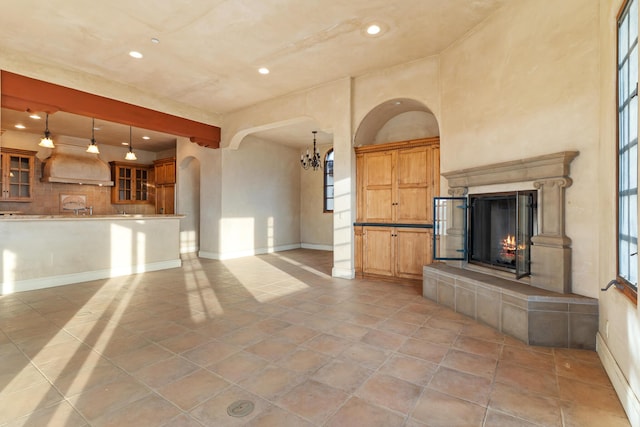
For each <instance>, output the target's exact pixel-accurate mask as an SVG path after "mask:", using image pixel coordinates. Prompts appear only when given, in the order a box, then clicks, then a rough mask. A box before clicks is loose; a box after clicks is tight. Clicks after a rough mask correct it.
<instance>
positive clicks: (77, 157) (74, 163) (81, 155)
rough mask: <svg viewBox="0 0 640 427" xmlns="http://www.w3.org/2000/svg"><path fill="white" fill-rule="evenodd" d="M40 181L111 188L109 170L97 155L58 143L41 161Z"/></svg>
mask: <svg viewBox="0 0 640 427" xmlns="http://www.w3.org/2000/svg"><path fill="white" fill-rule="evenodd" d="M41 181H42V182H61V183H66V184H86V185H100V186H106V187H112V186H113V181H112V180H111V169H110V168H109V165H108V164H107V163H106V162H104V161H102V160H100V158H99V157H98V155H97V154H93V153H87V151H86V147H82V146H77V145H71V144H61V143H58V142H56V146H55V148H54V149H53V152H52V153H51V156H49V157H48V158H47V159H45V160H44V161H43V166H42V179H41Z"/></svg>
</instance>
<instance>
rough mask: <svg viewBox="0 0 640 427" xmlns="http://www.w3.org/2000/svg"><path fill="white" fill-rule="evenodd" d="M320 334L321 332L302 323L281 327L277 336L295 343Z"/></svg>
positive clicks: (300, 342)
mask: <svg viewBox="0 0 640 427" xmlns="http://www.w3.org/2000/svg"><path fill="white" fill-rule="evenodd" d="M318 334H320V332H318V331H316V330H315V329H311V328H307V327H305V326H301V325H290V326H287V327H286V328H283V329H280V330H279V331H278V332H277V333H276V334H275V336H277V337H283V338H286V339H288V340H289V341H291V342H292V343H295V344H302V343H304V342H305V341H308V340H310V339H311V338H313V337H315V336H316V335H318Z"/></svg>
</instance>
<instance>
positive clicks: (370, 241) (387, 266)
mask: <svg viewBox="0 0 640 427" xmlns="http://www.w3.org/2000/svg"><path fill="white" fill-rule="evenodd" d="M392 230H393V228H391V227H364V232H363V233H364V234H363V254H362V270H363V272H364V273H365V274H378V275H383V276H393V275H394V261H393V259H394V248H393V246H394V245H393V241H392V239H393V237H392V234H393V233H392Z"/></svg>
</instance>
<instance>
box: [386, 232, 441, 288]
mask: <svg viewBox="0 0 640 427" xmlns="http://www.w3.org/2000/svg"><path fill="white" fill-rule="evenodd" d="M394 234H395V237H394V238H395V243H396V276H398V277H404V278H409V279H421V278H422V267H424V266H425V265H428V264H431V262H432V250H431V230H429V229H426V228H397V229H396V230H395V231H394Z"/></svg>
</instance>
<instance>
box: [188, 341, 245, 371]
mask: <svg viewBox="0 0 640 427" xmlns="http://www.w3.org/2000/svg"><path fill="white" fill-rule="evenodd" d="M240 350H241V348H240V347H237V346H235V345H230V344H226V343H223V342H222V341H218V340H214V341H209V342H207V343H205V344H202V345H199V346H198V347H196V348H193V349H191V350H189V351H186V352H184V353H182V355H183V356H184V357H185V358H187V359H189V360H190V361H192V362H193V363H195V364H196V365H200V366H208V365H211V364H213V363H216V362H219V361H221V360H223V359H226V358H227V357H229V356H231V355H232V354H235V353H237V352H239V351H240Z"/></svg>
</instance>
